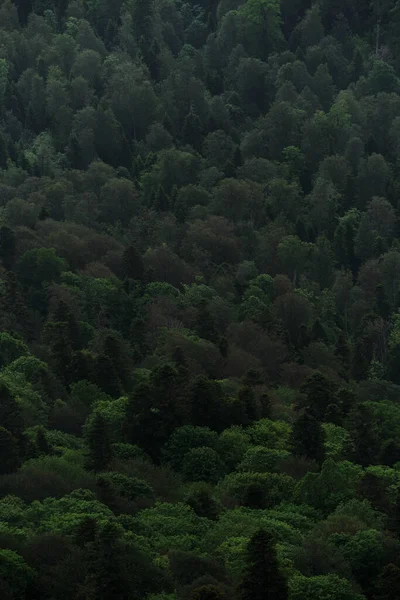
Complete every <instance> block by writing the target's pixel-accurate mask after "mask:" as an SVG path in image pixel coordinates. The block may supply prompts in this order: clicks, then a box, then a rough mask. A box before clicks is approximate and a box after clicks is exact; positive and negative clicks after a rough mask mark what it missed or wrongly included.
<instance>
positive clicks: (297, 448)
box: [292, 410, 325, 464]
mask: <svg viewBox="0 0 400 600" xmlns="http://www.w3.org/2000/svg"><path fill="white" fill-rule="evenodd" d="M292 447H293V453H294V454H296V455H298V456H305V457H307V458H309V459H311V460H316V461H317V462H318V463H320V464H321V463H322V462H323V461H324V459H325V448H324V432H323V429H322V427H321V423H320V422H319V421H317V419H316V418H315V417H314V416H313V415H312V414H310V413H309V412H308V411H307V410H306V411H305V412H304V413H303V414H302V415H301V416H300V417H299V418H298V419H297V420H296V421H295V423H294V425H293V432H292Z"/></svg>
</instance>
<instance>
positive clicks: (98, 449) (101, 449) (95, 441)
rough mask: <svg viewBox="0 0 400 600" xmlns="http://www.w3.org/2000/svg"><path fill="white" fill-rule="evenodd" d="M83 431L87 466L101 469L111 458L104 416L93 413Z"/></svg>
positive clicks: (95, 469) (96, 469)
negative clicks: (87, 454) (87, 460)
mask: <svg viewBox="0 0 400 600" xmlns="http://www.w3.org/2000/svg"><path fill="white" fill-rule="evenodd" d="M85 433H86V442H87V445H88V449H89V467H90V468H91V469H93V470H94V471H102V470H104V469H105V468H106V467H107V465H108V464H109V462H110V460H111V458H112V447H111V443H110V439H109V434H108V428H107V422H106V420H105V418H104V417H103V416H102V415H101V414H100V413H95V415H94V417H93V418H92V419H91V421H90V422H89V424H88V426H87V428H86V432H85Z"/></svg>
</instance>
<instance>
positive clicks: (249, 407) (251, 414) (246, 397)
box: [239, 386, 260, 423]
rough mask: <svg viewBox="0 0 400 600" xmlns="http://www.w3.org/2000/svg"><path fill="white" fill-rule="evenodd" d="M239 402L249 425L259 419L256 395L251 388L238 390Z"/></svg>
mask: <svg viewBox="0 0 400 600" xmlns="http://www.w3.org/2000/svg"><path fill="white" fill-rule="evenodd" d="M239 401H240V402H241V403H242V404H243V406H244V410H245V412H246V414H247V417H248V420H249V423H251V422H252V421H256V420H257V419H259V418H260V410H259V405H258V402H257V400H256V395H255V393H254V391H253V390H252V389H251V387H249V386H246V387H243V388H241V389H240V390H239Z"/></svg>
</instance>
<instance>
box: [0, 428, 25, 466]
mask: <svg viewBox="0 0 400 600" xmlns="http://www.w3.org/2000/svg"><path fill="white" fill-rule="evenodd" d="M19 465H20V459H19V455H18V444H17V441H16V440H15V438H14V437H13V436H12V435H11V433H10V432H9V431H8V430H7V429H5V428H4V427H1V426H0V474H1V475H3V474H5V473H13V472H14V471H16V470H17V469H18V467H19Z"/></svg>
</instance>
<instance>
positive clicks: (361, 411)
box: [346, 404, 380, 467]
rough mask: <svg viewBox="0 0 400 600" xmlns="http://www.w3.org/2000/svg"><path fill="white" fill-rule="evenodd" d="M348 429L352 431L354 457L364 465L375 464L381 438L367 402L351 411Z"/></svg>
mask: <svg viewBox="0 0 400 600" xmlns="http://www.w3.org/2000/svg"><path fill="white" fill-rule="evenodd" d="M346 429H347V430H348V432H349V433H350V438H351V440H352V445H353V451H352V459H353V460H354V462H356V463H358V464H359V465H361V466H363V467H367V466H369V465H374V464H376V462H377V459H378V455H379V445H380V442H379V438H378V435H377V432H376V423H375V422H374V419H373V416H372V414H371V412H370V410H369V409H368V406H366V405H365V404H359V405H358V406H357V408H356V409H354V410H353V411H351V413H350V414H349V417H348V422H347V426H346Z"/></svg>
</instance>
